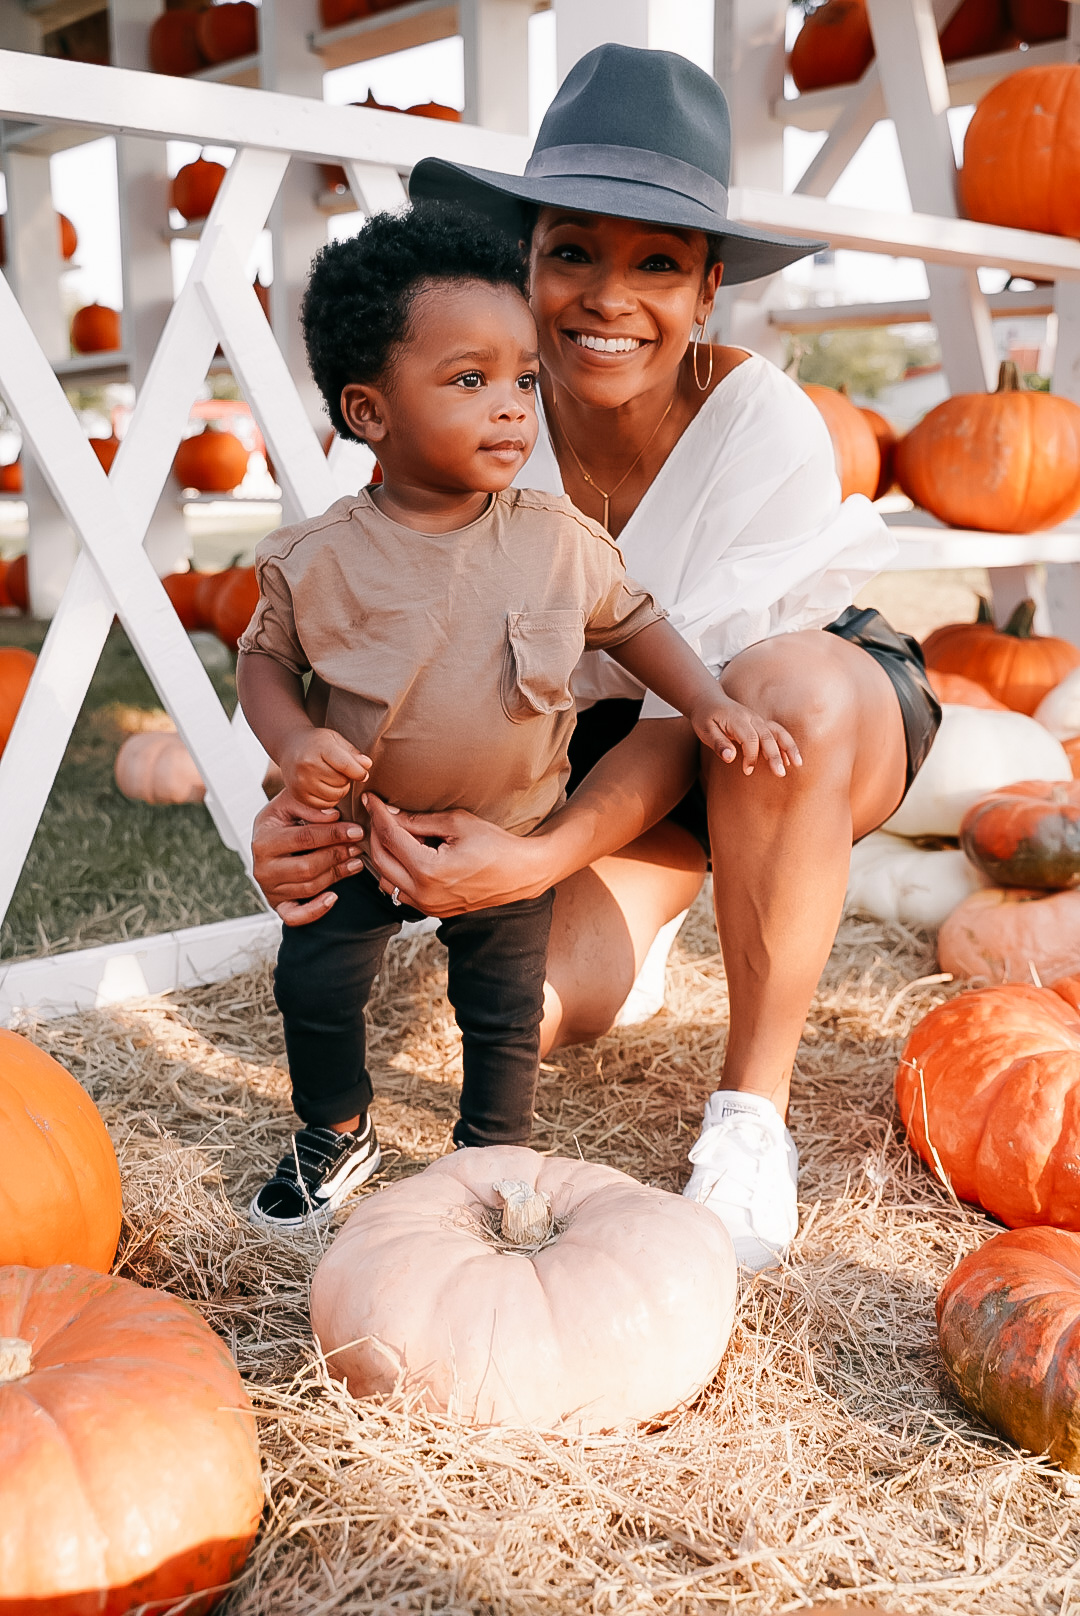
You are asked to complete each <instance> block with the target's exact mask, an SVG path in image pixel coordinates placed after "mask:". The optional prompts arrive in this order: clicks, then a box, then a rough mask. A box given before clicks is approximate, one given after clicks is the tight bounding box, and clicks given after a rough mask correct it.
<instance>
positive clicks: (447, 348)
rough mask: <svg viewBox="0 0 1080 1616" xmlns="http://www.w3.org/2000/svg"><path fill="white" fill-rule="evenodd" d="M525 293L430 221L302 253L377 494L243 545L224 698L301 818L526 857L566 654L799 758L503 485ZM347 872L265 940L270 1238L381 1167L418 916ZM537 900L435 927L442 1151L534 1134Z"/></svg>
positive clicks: (528, 421) (543, 809)
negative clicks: (458, 832)
mask: <svg viewBox="0 0 1080 1616" xmlns="http://www.w3.org/2000/svg"><path fill="white" fill-rule="evenodd" d="M524 277H525V268H524V264H523V262H522V259H521V256H520V253H519V251H518V250H517V248H516V246H515V244H514V243H512V242H510V241H509V240H507V239H506V238H504V237H503V236H501V235H498V234H495V233H493V232H490V231H488V230H487V229H486V228H485V227H484V226H483V225H482V224H481V223H479V222H478V221H477V219H476V217H475V216H474V215H471V214H467V213H461V214H458V213H457V212H456V211H455V210H451V209H449V208H447V207H444V206H441V205H439V204H434V203H426V204H420V205H419V206H414V207H413V208H412V209H411V210H409V211H408V212H405V213H402V214H380V215H377V216H376V217H374V218H372V219H371V220H369V221H368V223H367V224H366V225H365V226H364V228H363V229H362V230H361V231H360V233H359V234H358V235H357V236H355V237H352V238H351V239H349V240H347V241H341V242H336V243H333V244H331V245H330V246H327V247H325V248H324V249H323V250H322V251H321V252H320V253H319V255H318V256H317V258H316V260H315V263H314V265H313V268H312V274H311V280H310V284H309V286H308V289H307V293H306V296H305V300H304V306H303V311H302V319H303V326H304V336H305V340H306V343H307V350H308V357H309V360H310V363H311V368H312V373H313V375H314V377H315V380H316V382H317V384H318V386H319V388H320V390H321V392H322V394H323V397H324V398H325V400H326V405H327V409H328V411H329V413H330V418H331V420H332V421H333V424H334V426H335V428H336V429H337V431H338V432H339V433H340V434H342V435H343V436H345V437H348V438H353V439H359V440H362V441H364V442H366V443H367V444H369V445H370V446H371V448H372V449H373V450H374V452H375V454H376V457H377V459H378V461H379V465H380V468H381V471H382V482H381V483H380V484H378V485H377V486H375V485H373V486H371V487H369V488H365V489H362V490H361V491H360V492H359V493H358V494H356V495H353V496H350V497H348V498H345V499H340V500H338V501H337V502H336V504H334V505H332V506H331V508H330V509H329V510H328V511H326V512H325V514H324V515H322V516H319V517H316V518H314V519H313V520H310V521H304V522H300V523H298V524H297V525H296V526H293V527H286V528H282V529H281V530H279V531H278V532H277V533H275V534H272V535H271V536H270V537H269V538H268V539H266V540H264V541H263V542H262V543H261V544H260V545H259V547H258V550H257V552H256V570H257V574H258V580H259V590H260V598H259V604H258V607H257V608H256V611H255V615H254V617H253V618H252V621H251V623H250V625H249V627H248V629H247V631H246V632H245V634H244V636H243V638H242V639H241V642H240V660H239V665H238V668H237V685H238V688H239V692H240V699H241V701H242V703H243V707H244V712H245V714H246V716H247V718H248V721H249V723H250V724H251V727H252V729H253V730H254V732H255V734H256V735H257V736H258V737H259V739H260V741H261V742H262V743H263V745H264V746H265V748H266V750H267V751H268V752H269V754H270V756H271V757H272V758H273V760H274V761H275V762H276V763H277V764H278V766H279V767H280V769H281V772H282V774H283V776H284V778H285V782H286V786H287V788H288V789H289V791H290V792H291V793H292V794H293V795H294V796H295V797H297V798H298V799H299V800H300V801H301V802H304V803H307V804H309V805H312V806H315V807H329V806H332V805H334V804H336V803H338V802H339V801H340V802H341V804H342V810H343V812H344V813H346V814H348V815H349V816H351V817H352V818H355V819H359V820H360V821H361V823H363V822H364V812H363V802H362V795H363V791H364V789H365V788H366V786H367V785H368V782H369V780H370V787H371V789H372V790H373V791H376V792H378V794H379V796H380V797H382V798H384V799H386V800H387V801H389V802H392V803H394V804H396V805H398V806H400V807H402V808H408V809H411V810H414V811H419V810H440V809H449V808H468V809H470V810H471V811H472V812H473V813H475V814H478V815H480V816H481V817H483V818H486V819H490V820H492V821H493V822H494V823H496V824H498V825H501V826H503V827H504V828H506V829H508V830H511V831H513V832H515V833H517V834H518V835H521V836H527V835H528V834H529V832H530V831H531V830H533V829H534V828H535V827H536V826H537V825H539V824H540V823H541V821H543V820H544V819H545V818H546V817H547V816H548V815H549V814H550V813H551V812H552V811H553V810H554V809H555V808H557V807H558V806H559V804H560V803H561V802H562V801H563V798H564V785H565V782H566V779H567V775H568V772H569V769H568V764H567V743H568V740H569V737H570V733H571V731H572V729H573V725H574V703H573V698H572V696H571V694H570V677H571V674H572V673H573V670H574V667H575V665H576V663H577V661H578V659H579V657H580V656H581V654H582V652H583V651H585V650H586V649H598V648H599V649H603V650H605V651H607V652H608V653H609V654H610V655H611V656H613V657H614V658H615V659H616V660H617V661H618V662H620V663H621V664H622V665H623V666H624V667H626V668H627V669H628V670H629V671H630V672H631V673H632V674H633V675H634V676H635V677H636V678H638V679H639V680H640V681H641V682H642V683H643V684H647V685H648V686H649V687H650V688H651V689H653V690H655V691H656V692H657V694H658V695H659V696H661V697H662V698H663V699H664V700H665V701H667V702H669V703H670V704H671V705H672V706H673V707H676V708H678V710H679V711H681V712H683V713H685V714H686V715H687V716H688V717H689V719H690V721H691V723H692V724H693V726H694V729H695V731H696V733H697V735H698V736H699V738H700V739H701V740H702V741H703V742H704V743H705V744H707V745H709V746H711V747H713V748H714V750H716V751H717V752H719V753H720V755H721V756H722V757H724V758H725V759H727V760H728V761H731V760H732V759H733V758H734V757H735V756H736V743H738V742H739V741H741V740H743V739H746V738H748V736H749V734H750V732H751V731H753V732H754V733H755V734H757V735H758V736H759V738H760V739H762V740H764V741H765V742H766V744H767V747H768V750H769V751H770V752H772V753H773V754H774V760H773V767H774V769H775V770H776V772H777V773H780V774H782V773H783V772H784V765H783V755H786V756H787V757H788V759H789V761H791V760H792V749H791V742H790V740H789V738H788V737H787V735H786V733H785V732H784V731H783V730H781V729H780V728H779V727H778V726H776V725H773V724H769V723H766V722H765V721H764V720H762V719H759V718H757V717H756V716H755V715H754V714H752V713H749V712H748V711H747V709H746V708H743V707H740V706H739V705H738V703H736V702H733V701H731V700H730V699H729V698H727V697H726V696H725V695H724V693H723V692H722V690H721V689H720V687H719V685H718V684H717V682H716V680H715V679H714V678H713V677H712V675H711V674H710V673H709V672H708V670H707V669H706V668H705V667H704V666H703V665H702V663H701V662H700V661H699V660H698V658H697V657H696V656H695V655H694V653H693V652H692V651H691V650H690V648H689V647H688V646H687V645H686V644H685V642H684V641H683V640H682V639H681V637H680V636H679V635H678V633H677V632H676V631H675V630H674V629H673V628H672V627H671V625H670V624H669V623H668V622H667V621H666V619H665V615H664V613H663V611H662V610H661V608H660V607H659V606H658V605H657V604H656V602H655V601H654V600H653V599H652V597H651V595H649V594H648V593H647V592H646V591H645V590H644V589H641V588H639V587H638V585H636V584H635V583H634V582H633V581H632V580H631V579H629V578H627V576H626V574H625V571H624V568H623V563H622V559H621V557H620V554H619V551H618V549H617V547H616V546H615V544H614V542H613V541H612V539H611V538H610V537H609V536H608V534H607V533H606V532H605V531H604V529H603V528H601V527H599V526H598V525H597V524H596V523H595V522H592V521H589V520H588V519H587V518H586V517H584V516H582V515H581V514H580V512H579V511H577V510H576V508H575V507H574V506H573V505H572V504H571V503H570V501H569V500H568V499H566V498H559V497H557V496H554V495H550V494H544V493H536V492H532V491H529V490H524V489H517V488H513V487H511V484H512V482H513V480H514V478H515V477H516V476H517V474H518V473H519V471H520V470H521V468H522V467H523V466H524V464H525V462H526V460H527V459H528V457H529V454H530V452H531V450H532V447H533V443H534V441H535V438H536V431H537V417H536V399H535V394H536V387H537V376H538V368H537V351H536V328H535V325H534V323H533V318H532V315H531V313H530V311H529V306H528V303H527V302H526V300H525V296H524ZM309 671H310V672H311V674H312V675H313V680H312V686H311V689H310V690H309V691H308V693H307V696H306V697H305V689H304V676H305V675H306V674H307V673H308V672H309ZM774 741H775V742H776V745H773V742H774ZM778 748H779V751H780V753H781V754H782V755H781V756H780V757H777V756H775V754H776V752H777V749H778ZM342 799H345V800H342ZM355 871H356V873H354V874H352V875H350V876H349V877H348V878H347V879H346V880H344V881H342V882H340V883H339V884H338V886H337V887H336V889H335V891H336V902H335V904H334V906H333V907H332V908H331V909H330V910H329V911H328V912H327V913H326V914H325V915H324V916H323V917H322V918H321V919H320V920H318V921H316V922H315V923H314V924H312V925H308V926H302V927H296V928H293V929H289V928H286V930H285V933H284V935H283V938H282V942H281V949H280V952H279V954H278V962H277V970H276V973H275V979H274V992H275V997H276V999H277V1003H278V1006H279V1008H280V1010H281V1013H282V1016H283V1018H284V1027H285V1046H286V1051H287V1054H288V1060H289V1072H290V1076H291V1080H292V1087H293V1105H294V1107H295V1109H296V1112H297V1114H298V1115H299V1117H300V1120H301V1122H302V1124H303V1126H302V1127H301V1128H300V1129H299V1130H298V1132H297V1133H296V1134H295V1135H294V1138H293V1141H292V1144H291V1146H290V1148H289V1150H288V1151H287V1153H286V1154H285V1156H284V1158H283V1160H282V1161H281V1163H280V1165H279V1166H278V1168H277V1170H276V1172H275V1173H274V1175H273V1177H272V1178H271V1179H270V1180H269V1182H268V1183H266V1184H265V1185H264V1186H263V1187H262V1188H261V1189H260V1191H259V1193H258V1194H257V1195H256V1196H255V1199H254V1201H253V1202H252V1206H251V1216H252V1218H253V1219H254V1220H255V1221H257V1222H260V1223H262V1224H264V1225H270V1226H273V1227H275V1228H279V1229H295V1228H298V1227H300V1226H302V1225H304V1224H306V1223H309V1222H311V1221H313V1220H315V1219H319V1218H322V1217H325V1216H327V1215H328V1214H329V1213H330V1211H332V1210H333V1208H334V1207H336V1206H337V1205H338V1204H339V1203H340V1202H341V1201H342V1200H343V1199H344V1197H345V1196H346V1195H347V1194H348V1193H349V1192H350V1191H351V1190H352V1189H354V1188H355V1187H356V1186H357V1185H359V1184H361V1183H363V1182H364V1180H365V1179H367V1178H369V1177H370V1176H371V1174H372V1173H373V1172H375V1170H376V1169H377V1168H378V1166H379V1147H378V1143H377V1140H376V1137H375V1130H374V1128H373V1127H372V1124H371V1121H370V1119H369V1117H368V1106H369V1103H370V1101H371V1098H372V1086H371V1080H370V1078H369V1076H368V1070H367V1065H366V1057H365V1024H364V1007H365V1005H366V1003H367V1000H368V996H369V994H370V991H371V987H372V984H373V982H374V980H375V977H376V974H377V972H378V970H379V966H380V963H381V961H382V957H383V953H384V951H385V949H386V946H387V943H388V942H389V940H390V938H391V937H393V936H394V935H395V933H396V932H397V931H398V930H399V928H400V926H401V922H402V921H403V920H404V919H411V918H419V917H418V916H417V915H416V912H415V911H414V910H412V909H410V908H409V907H408V906H406V905H403V904H401V902H400V900H399V898H398V895H397V892H396V891H395V892H393V893H391V894H389V895H388V894H386V893H384V892H383V891H381V889H380V887H379V884H378V882H377V880H376V879H375V877H374V876H373V875H372V874H371V872H370V871H369V870H367V869H366V868H364V867H363V866H362V864H361V863H360V861H359V860H357V861H356V864H355ZM552 899H553V893H552V892H551V891H549V892H546V893H544V894H543V895H542V896H541V897H538V898H530V899H525V900H522V901H519V902H514V903H507V904H503V905H500V906H498V907H493V908H489V909H481V910H475V911H473V912H472V913H470V914H462V915H455V916H453V917H451V918H449V919H444V920H443V921H442V922H441V923H440V925H439V929H438V935H439V938H440V939H441V941H442V942H443V943H444V944H445V945H446V949H447V954H448V974H449V982H448V995H449V999H450V1002H451V1004H452V1005H453V1007H454V1013H455V1016H456V1018H457V1022H458V1026H459V1028H460V1029H461V1037H462V1059H463V1066H464V1081H463V1085H462V1091H461V1114H460V1118H459V1120H458V1122H457V1124H456V1126H455V1128H454V1140H455V1143H456V1144H458V1145H497V1144H515V1145H516V1144H525V1143H527V1141H528V1138H529V1132H530V1128H531V1123H532V1112H533V1098H534V1094H535V1089H536V1081H537V1073H538V1068H539V1038H540V1019H541V1013H542V1008H543V985H544V972H545V965H546V956H547V943H548V932H549V929H550V923H551V906H552Z"/></svg>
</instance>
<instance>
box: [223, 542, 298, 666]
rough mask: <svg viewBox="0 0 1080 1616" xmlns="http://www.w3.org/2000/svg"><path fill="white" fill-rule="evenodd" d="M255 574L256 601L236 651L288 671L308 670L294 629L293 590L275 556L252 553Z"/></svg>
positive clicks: (278, 559) (257, 552)
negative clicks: (265, 658)
mask: <svg viewBox="0 0 1080 1616" xmlns="http://www.w3.org/2000/svg"><path fill="white" fill-rule="evenodd" d="M255 577H256V579H257V581H258V585H259V604H258V605H257V606H256V608H255V614H254V616H253V617H252V619H251V622H250V623H249V624H248V626H247V628H246V629H245V630H244V632H243V634H242V635H241V636H240V643H239V645H238V647H237V649H238V650H239V651H248V652H251V651H255V652H258V653H259V654H260V655H262V656H270V657H273V658H274V661H275V662H280V663H281V664H282V666H283V667H286V668H288V669H289V671H290V672H291V673H296V674H304V673H307V671H308V669H309V667H310V666H311V664H310V663H309V662H308V659H307V657H306V656H305V654H304V648H303V646H302V645H301V643H300V637H299V635H298V634H297V632H296V621H295V618H294V616H293V600H292V591H291V590H290V588H289V583H288V579H287V578H286V577H285V574H284V571H283V570H282V566H281V561H280V558H279V557H278V556H276V555H266V554H263V555H260V554H259V551H258V550H256V552H255Z"/></svg>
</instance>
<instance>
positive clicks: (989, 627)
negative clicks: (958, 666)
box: [922, 595, 995, 672]
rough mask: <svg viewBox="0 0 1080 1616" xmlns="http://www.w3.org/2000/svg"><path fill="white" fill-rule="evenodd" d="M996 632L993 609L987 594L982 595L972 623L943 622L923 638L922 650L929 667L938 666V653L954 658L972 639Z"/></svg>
mask: <svg viewBox="0 0 1080 1616" xmlns="http://www.w3.org/2000/svg"><path fill="white" fill-rule="evenodd" d="M994 632H995V629H994V613H993V609H992V608H991V605H990V602H989V601H988V600H987V599H986V596H985V595H980V596H979V604H978V607H977V609H976V612H975V617H974V619H973V620H972V621H971V622H970V623H942V625H941V627H940V628H935V629H932V630H931V632H930V633H929V634H928V635H927V636H926V638H925V640H923V642H922V651H923V656H924V657H925V658H926V665H927V667H928V668H929V667H933V666H936V663H935V661H934V659H935V658H936V657H937V656H938V655H944V654H948V656H949V657H950V658H953V657H955V656H957V655H959V654H960V652H961V650H963V649H966V648H967V646H968V645H970V644H971V643H972V641H974V640H979V639H982V637H983V635H984V634H993V633H994ZM944 671H946V670H944V669H942V672H944Z"/></svg>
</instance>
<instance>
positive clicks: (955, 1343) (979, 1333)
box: [937, 1229, 1080, 1471]
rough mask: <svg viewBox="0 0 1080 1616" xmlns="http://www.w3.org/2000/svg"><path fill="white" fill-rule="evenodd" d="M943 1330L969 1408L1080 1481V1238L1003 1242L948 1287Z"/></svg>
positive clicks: (941, 1303)
mask: <svg viewBox="0 0 1080 1616" xmlns="http://www.w3.org/2000/svg"><path fill="white" fill-rule="evenodd" d="M937 1325H938V1343H939V1345H940V1347H941V1356H942V1360H943V1362H944V1364H945V1368H946V1370H947V1371H948V1375H949V1379H950V1380H951V1381H952V1383H953V1385H954V1386H955V1387H956V1390H957V1392H958V1393H959V1395H960V1397H961V1399H962V1400H963V1402H964V1403H966V1404H967V1406H968V1408H970V1409H971V1410H973V1412H974V1413H976V1414H977V1415H979V1417H980V1418H981V1419H984V1420H985V1421H986V1422H987V1424H988V1425H992V1426H993V1427H994V1428H995V1430H998V1431H1000V1432H1002V1434H1003V1435H1004V1436H1006V1437H1008V1439H1009V1441H1010V1442H1015V1443H1016V1444H1017V1446H1018V1447H1021V1448H1026V1449H1027V1451H1028V1452H1029V1453H1048V1454H1049V1455H1050V1457H1051V1459H1053V1460H1054V1461H1055V1463H1057V1464H1059V1465H1061V1467H1062V1468H1063V1469H1064V1470H1072V1471H1080V1354H1078V1352H1077V1348H1076V1342H1077V1335H1078V1327H1080V1237H1078V1236H1077V1235H1075V1234H1070V1233H1068V1232H1067V1231H1065V1230H1062V1229H1018V1230H1016V1232H1015V1233H1010V1234H998V1235H995V1236H994V1237H993V1239H992V1240H988V1241H987V1242H986V1244H985V1245H984V1246H980V1248H979V1250H978V1251H973V1252H970V1253H969V1254H968V1256H966V1257H965V1258H964V1259H963V1261H962V1262H961V1263H960V1264H959V1265H958V1266H957V1267H956V1268H955V1269H954V1270H953V1272H952V1273H951V1274H950V1275H949V1277H948V1279H947V1280H946V1281H945V1284H944V1285H943V1286H942V1288H941V1293H940V1295H939V1296H938V1299H937Z"/></svg>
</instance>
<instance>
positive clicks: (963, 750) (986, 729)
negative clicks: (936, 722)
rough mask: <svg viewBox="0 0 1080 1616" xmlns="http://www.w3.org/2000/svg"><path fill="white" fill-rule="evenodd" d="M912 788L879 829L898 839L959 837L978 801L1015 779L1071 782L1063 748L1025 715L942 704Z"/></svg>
mask: <svg viewBox="0 0 1080 1616" xmlns="http://www.w3.org/2000/svg"><path fill="white" fill-rule="evenodd" d="M941 712H942V720H941V728H940V729H939V730H938V733H937V735H936V737H935V739H934V744H933V746H932V747H931V748H930V755H929V757H928V758H927V760H926V762H925V763H924V764H923V766H922V768H921V769H920V770H919V772H918V774H917V775H916V776H915V779H914V780H913V782H912V785H911V790H910V791H909V792H908V794H907V796H906V797H905V798H904V800H903V802H902V803H901V804H900V806H899V808H898V809H897V810H896V812H895V814H893V816H892V818H891V819H887V820H886V821H885V824H884V825H883V826H882V829H883V830H887V831H892V832H893V834H894V835H896V836H958V835H959V834H960V821H961V820H962V819H963V817H964V815H965V814H966V813H967V811H968V809H969V808H970V807H971V806H972V805H973V804H974V803H976V802H978V800H979V798H980V797H985V796H986V794H987V793H988V792H990V791H997V790H998V788H999V787H1000V786H1008V785H1013V784H1014V783H1015V782H1016V781H1017V780H1071V779H1072V769H1071V768H1070V767H1069V760H1068V758H1067V757H1066V755H1065V748H1064V747H1063V746H1062V744H1061V742H1060V741H1059V740H1056V739H1055V737H1054V736H1053V735H1051V734H1050V732H1049V730H1047V729H1044V727H1043V725H1042V724H1039V723H1036V721H1035V719H1034V718H1028V717H1026V716H1025V714H1024V713H1013V712H994V711H991V710H988V709H987V708H983V707H953V706H944V707H943V708H942V710H941Z"/></svg>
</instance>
